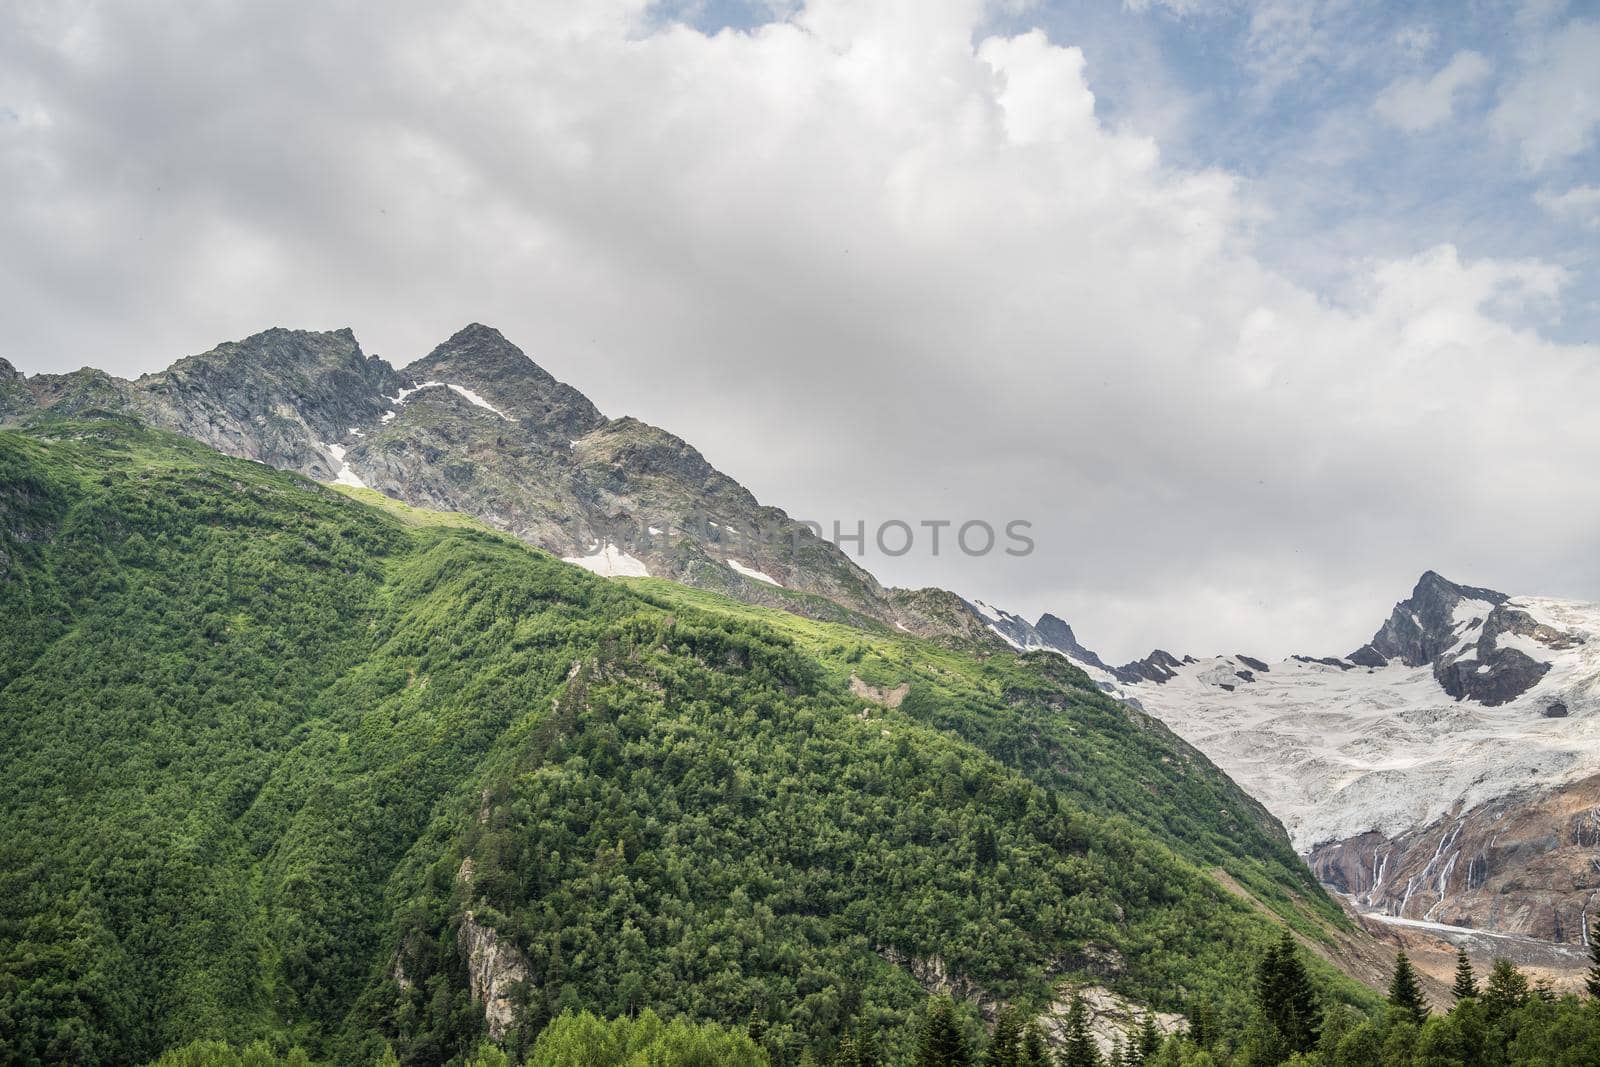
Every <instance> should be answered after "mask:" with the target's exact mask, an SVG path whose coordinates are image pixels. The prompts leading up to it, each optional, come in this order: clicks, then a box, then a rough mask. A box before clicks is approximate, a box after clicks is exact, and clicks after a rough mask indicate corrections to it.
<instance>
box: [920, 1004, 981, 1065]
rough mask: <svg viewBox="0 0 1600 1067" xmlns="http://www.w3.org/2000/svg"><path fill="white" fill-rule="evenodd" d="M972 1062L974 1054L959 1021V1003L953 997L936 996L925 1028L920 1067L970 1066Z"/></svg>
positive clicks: (921, 1043) (923, 1029)
mask: <svg viewBox="0 0 1600 1067" xmlns="http://www.w3.org/2000/svg"><path fill="white" fill-rule="evenodd" d="M971 1063H972V1053H971V1052H970V1051H969V1050H968V1049H967V1038H966V1035H965V1034H963V1033H962V1032H961V1021H960V1020H959V1019H957V1018H956V1006H955V1002H954V1001H952V1000H951V999H950V998H949V997H935V998H934V999H933V1002H932V1003H931V1004H930V1005H929V1007H928V1019H927V1021H926V1022H925V1023H923V1026H922V1040H921V1042H920V1043H919V1044H918V1046H917V1059H916V1065H917V1067H968V1065H969V1064H971Z"/></svg>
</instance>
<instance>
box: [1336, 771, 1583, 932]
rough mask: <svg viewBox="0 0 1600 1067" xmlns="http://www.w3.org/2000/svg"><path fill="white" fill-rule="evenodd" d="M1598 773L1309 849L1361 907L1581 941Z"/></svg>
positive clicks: (1452, 923) (1448, 923) (1339, 887)
mask: <svg viewBox="0 0 1600 1067" xmlns="http://www.w3.org/2000/svg"><path fill="white" fill-rule="evenodd" d="M1597 857H1600V775H1595V776H1592V777H1588V778H1584V779H1582V780H1580V781H1577V782H1573V783H1571V784H1568V785H1564V786H1560V787H1557V788H1554V789H1543V790H1530V791H1528V792H1526V793H1519V794H1514V795H1510V796H1505V797H1501V798H1498V799H1496V800H1494V801H1491V802H1489V803H1487V804H1481V805H1478V806H1477V807H1475V808H1471V809H1469V810H1465V811H1460V812H1458V813H1452V814H1451V815H1448V816H1446V817H1445V818H1442V819H1440V820H1438V821H1436V822H1434V823H1432V824H1431V825H1429V826H1426V827H1423V828H1421V829H1418V830H1414V831H1411V832H1409V833H1404V834H1400V835H1398V836H1396V837H1393V838H1385V837H1384V836H1383V835H1381V834H1379V833H1376V832H1369V833H1366V834H1361V835H1359V836H1357V837H1352V838H1349V839H1347V840H1344V841H1337V842H1332V843H1329V844H1326V845H1322V846H1320V847H1318V848H1315V849H1313V850H1312V851H1311V854H1310V857H1309V860H1310V863H1311V867H1312V870H1314V871H1315V872H1316V874H1317V877H1318V879H1320V880H1321V881H1322V882H1323V883H1324V884H1326V885H1328V886H1330V887H1331V888H1333V889H1336V890H1338V891H1339V892H1341V893H1345V894H1347V895H1349V896H1350V897H1351V898H1352V899H1353V900H1354V901H1355V902H1356V904H1357V905H1358V906H1360V907H1361V908H1363V909H1367V910H1374V911H1380V912H1383V913H1385V914H1387V915H1391V916H1395V917H1398V918H1403V919H1410V920H1415V921H1419V922H1429V923H1440V924H1443V925H1446V926H1459V927H1466V928H1470V929H1474V930H1492V931H1495V932H1497V933H1503V934H1516V935H1523V936H1527V937H1533V938H1538V939H1540V940H1544V941H1554V942H1570V943H1574V944H1584V943H1586V934H1585V931H1586V929H1587V927H1588V926H1589V925H1590V924H1591V923H1592V922H1593V919H1594V916H1595V904H1596V903H1597V901H1600V859H1597Z"/></svg>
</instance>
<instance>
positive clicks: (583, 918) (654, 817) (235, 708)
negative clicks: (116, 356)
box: [0, 421, 1359, 1063]
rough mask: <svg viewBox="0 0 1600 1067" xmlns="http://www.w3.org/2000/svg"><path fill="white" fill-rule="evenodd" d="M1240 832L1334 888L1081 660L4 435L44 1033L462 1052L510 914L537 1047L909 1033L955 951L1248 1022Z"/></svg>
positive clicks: (17, 745) (67, 1053) (1299, 872)
mask: <svg viewBox="0 0 1600 1067" xmlns="http://www.w3.org/2000/svg"><path fill="white" fill-rule="evenodd" d="M852 674H854V675H855V676H856V677H857V678H859V679H861V680H862V681H864V682H866V683H868V684H871V685H874V686H881V687H884V688H891V687H896V686H899V685H902V684H908V685H909V689H908V690H906V691H905V696H904V700H903V702H901V703H900V705H899V707H898V708H889V707H885V706H882V705H880V704H878V703H874V702H872V701H869V700H866V699H863V697H861V696H858V695H854V694H852V692H851V690H850V679H851V675H852ZM1213 865H1216V866H1222V867H1224V868H1226V869H1227V870H1228V871H1229V872H1230V873H1232V874H1233V875H1234V877H1235V878H1237V879H1238V880H1240V881H1241V882H1243V883H1245V884H1246V885H1248V886H1249V887H1250V888H1251V889H1252V891H1253V892H1255V893H1256V894H1257V896H1259V897H1260V898H1261V899H1263V900H1265V901H1267V902H1268V903H1269V904H1270V905H1271V906H1273V907H1274V908H1276V909H1278V910H1280V912H1281V913H1282V914H1283V915H1285V916H1286V917H1289V918H1290V919H1291V920H1292V921H1293V922H1294V923H1295V924H1296V925H1297V926H1299V927H1300V928H1301V929H1302V930H1303V931H1306V932H1310V933H1315V931H1316V929H1317V924H1318V923H1321V922H1327V921H1333V916H1334V914H1335V913H1334V912H1333V911H1332V910H1331V905H1329V903H1328V902H1327V900H1326V899H1325V898H1324V897H1323V896H1322V894H1321V893H1320V891H1319V890H1317V889H1316V887H1315V886H1314V885H1312V884H1311V883H1310V881H1309V879H1308V877H1307V876H1306V875H1305V873H1304V871H1303V869H1302V868H1301V866H1300V865H1299V864H1298V863H1297V861H1296V860H1295V858H1294V856H1293V855H1292V854H1291V853H1290V852H1289V849H1288V846H1287V844H1286V843H1284V842H1283V840H1282V838H1281V834H1278V833H1275V832H1273V830H1272V828H1271V826H1270V824H1269V823H1268V822H1266V821H1265V820H1264V819H1263V818H1262V816H1261V813H1260V812H1259V810H1258V809H1257V808H1256V807H1255V806H1254V805H1252V804H1251V803H1250V802H1248V801H1247V800H1246V799H1245V798H1244V797H1243V796H1242V794H1240V793H1239V792H1238V791H1237V790H1236V789H1234V788H1233V787H1232V786H1231V784H1230V783H1228V782H1227V781H1226V780H1225V779H1223V778H1222V777H1221V776H1220V775H1219V774H1218V773H1217V772H1216V771H1215V770H1214V769H1213V768H1211V767H1210V766H1209V764H1206V763H1205V762H1204V761H1203V760H1201V759H1200V758H1199V757H1198V756H1196V755H1195V754H1194V753H1193V752H1192V750H1189V749H1188V748H1187V747H1186V746H1183V745H1181V743H1179V742H1177V741H1176V740H1175V739H1174V738H1172V736H1171V735H1170V734H1169V733H1167V732H1166V731H1165V730H1164V729H1162V728H1160V727H1159V726H1158V725H1157V724H1154V723H1152V722H1151V721H1149V720H1146V719H1144V718H1143V717H1141V716H1137V715H1133V714H1130V713H1128V712H1127V711H1126V710H1125V709H1122V708H1121V707H1120V706H1118V705H1115V704H1113V703H1111V702H1109V701H1107V700H1105V699H1104V698H1103V697H1101V696H1099V695H1098V694H1096V693H1094V692H1093V691H1092V690H1091V689H1090V688H1088V686H1087V683H1086V682H1085V681H1084V679H1083V678H1082V676H1081V675H1079V674H1078V673H1077V672H1076V671H1073V670H1071V669H1070V668H1067V667H1066V666H1065V665H1064V664H1062V663H1061V662H1060V661H1056V660H1044V659H1038V658H1029V659H1026V660H1022V659H1017V658H1016V657H1010V656H996V657H994V658H992V659H987V660H981V661H980V660H978V659H974V658H972V657H971V656H970V655H966V654H963V653H960V652H956V651H951V650H948V649H938V648H934V647H932V646H929V645H927V644H924V643H922V642H918V641H915V640H913V639H910V638H908V637H905V636H903V635H896V634H892V633H889V632H883V633H878V634H871V633H864V632H860V631H852V630H846V629H843V628H834V627H828V626H824V625H821V624H816V623H807V622H803V621H801V620H798V619H794V618H793V617H791V616H787V615H783V614H781V613H777V612H763V611H761V610H759V609H750V608H745V607H741V606H738V605H733V604H731V603H729V602H726V601H722V600H720V599H718V598H715V597H711V596H709V595H707V594H702V593H694V592H691V591H688V590H684V589H681V588H679V587H675V586H670V585H668V584H666V583H653V582H646V583H635V584H631V585H630V584H623V583H609V582H606V581H604V580H602V579H598V578H595V577H593V576H591V575H589V574H587V573H586V572H583V571H581V570H579V569H577V568H574V567H570V566H567V565H565V564H562V563H560V562H558V561H556V560H554V559H553V558H551V557H549V556H546V555H544V554H542V553H538V552H535V551H532V550H529V549H527V548H526V547H524V546H522V545H520V544H518V543H516V542H513V541H510V540H508V539H505V538H501V537H499V536H496V535H494V534H491V533H488V532H485V531H482V530H479V529H476V528H474V527H473V526H472V525H471V524H470V523H466V522H456V521H450V520H445V519H442V518H440V517H435V516H429V515H426V514H425V513H413V512H409V511H406V510H405V509H398V508H389V507H380V506H374V504H373V503H371V502H366V501H363V500H352V499H349V498H346V497H344V496H341V495H339V494H337V493H333V492H330V491H328V490H326V489H324V488H322V487H318V486H315V485H313V484H312V483H309V482H307V481H305V480H303V479H300V478H298V477H295V476H292V475H287V474H283V473H279V472H276V471H272V470H270V469H268V468H266V467H263V466H261V465H258V464H252V463H246V462H242V461H237V460H231V459H226V458H224V457H220V456H218V455H216V454H214V453H212V452H209V451H207V450H206V449H204V448H202V447H200V446H198V445H195V444H192V443H189V442H186V441H183V440H180V439H178V438H174V437H169V436H166V435H162V434H157V433H153V432H150V431H146V430H144V429H141V428H139V427H137V426H135V425H133V424H130V423H122V422H110V421H108V422H79V423H56V424H50V425H45V426H41V427H37V428H35V429H33V430H31V431H29V432H28V433H26V434H19V433H0V1034H3V1035H4V1038H3V1043H0V1044H3V1052H0V1059H3V1061H4V1062H17V1063H27V1062H37V1061H57V1062H64V1061H71V1062H84V1063H96V1062H100V1063H125V1062H140V1061H142V1060H145V1059H149V1058H153V1057H154V1056H155V1055H156V1054H157V1053H159V1052H160V1051H161V1050H162V1049H164V1048H167V1047H170V1046H173V1045H176V1044H181V1043H184V1042H187V1041H190V1040H192V1039H195V1038H201V1037H206V1038H210V1037H215V1038H223V1039H228V1040H234V1041H245V1040H249V1039H252V1038H255V1037H261V1036H265V1037H268V1038H270V1039H273V1040H285V1041H290V1040H292V1041H296V1042H299V1043H301V1044H303V1045H305V1046H306V1047H307V1048H308V1049H310V1050H311V1051H312V1053H313V1054H314V1055H317V1056H321V1057H328V1058H336V1059H338V1060H339V1061H341V1062H372V1060H374V1059H376V1056H377V1054H378V1052H379V1051H381V1049H382V1047H383V1044H384V1042H385V1041H388V1042H391V1043H392V1044H393V1045H394V1047H395V1049H396V1050H397V1051H398V1052H399V1053H400V1054H401V1059H402V1062H411V1063H441V1062H445V1061H446V1060H448V1059H450V1058H451V1057H452V1056H455V1055H457V1054H458V1053H459V1052H461V1050H462V1049H464V1048H466V1047H467V1046H468V1045H469V1044H471V1043H472V1042H474V1041H476V1040H477V1039H478V1038H479V1036H480V1035H481V1034H482V1033H483V1031H484V1026H485V1024H484V1013H483V1010H482V1007H481V1006H479V1005H476V1004H474V1002H473V1000H472V998H471V996H470V994H469V989H470V979H469V977H468V963H469V962H471V961H470V959H469V956H470V953H469V951H468V947H467V945H468V942H469V941H470V940H471V938H469V937H468V936H466V932H467V931H468V930H470V931H471V932H472V933H474V934H475V935H481V933H482V932H483V931H485V930H489V929H493V930H494V931H495V932H496V935H497V938H498V943H499V944H501V945H502V946H505V950H506V951H507V952H509V953H511V957H510V958H513V959H515V960H516V961H518V962H519V964H520V965H521V968H522V973H524V974H525V975H526V978H525V980H523V981H520V982H516V983H514V984H510V983H503V984H502V992H506V991H507V990H508V989H509V992H506V995H507V998H508V1001H509V1002H510V1004H511V1007H512V1012H513V1017H512V1022H511V1025H510V1027H509V1028H508V1030H507V1032H506V1035H505V1038H506V1040H507V1042H508V1043H510V1044H511V1045H512V1046H513V1047H516V1046H518V1043H519V1042H525V1041H529V1040H531V1038H532V1036H533V1035H534V1034H536V1033H537V1032H538V1029H539V1028H540V1027H541V1026H542V1025H543V1024H544V1023H545V1022H547V1021H548V1020H549V1019H550V1018H552V1017H553V1016H554V1015H555V1014H556V1013H558V1012H560V1011H561V1010H562V1009H564V1008H567V1007H574V1008H585V1009H592V1010H594V1011H596V1012H600V1013H609V1014H617V1013H622V1012H629V1011H633V1010H635V1009H641V1008H645V1007H650V1008H654V1009H656V1010H657V1011H659V1012H661V1013H662V1014H663V1015H665V1016H668V1017H670V1016H672V1015H674V1014H677V1013H679V1012H683V1013H688V1014H690V1015H692V1016H696V1017H701V1018H713V1019H721V1020H724V1021H726V1020H729V1019H737V1018H742V1017H744V1016H745V1015H746V1014H748V1013H749V1012H750V1011H751V1010H752V1009H758V1010H760V1011H761V1012H762V1013H763V1014H764V1015H765V1016H766V1017H767V1018H768V1019H769V1020H770V1022H771V1024H772V1030H771V1044H772V1046H773V1047H775V1048H776V1049H777V1050H778V1058H779V1059H780V1060H781V1059H783V1058H784V1056H785V1054H786V1050H787V1053H788V1054H793V1055H797V1054H798V1053H799V1052H800V1051H801V1050H802V1049H805V1048H808V1047H810V1048H814V1049H816V1050H817V1051H819V1052H826V1051H827V1050H828V1049H829V1048H830V1047H831V1045H832V1043H833V1042H834V1041H835V1040H836V1038H837V1036H838V1035H839V1034H840V1033H841V1032H842V1031H843V1029H844V1027H846V1026H847V1025H848V1024H850V1023H851V1022H852V1021H853V1020H862V1019H865V1020H869V1021H871V1022H872V1023H873V1024H875V1025H876V1026H877V1027H878V1028H880V1029H881V1031H882V1032H883V1033H884V1034H885V1035H886V1039H887V1040H888V1042H889V1043H890V1044H891V1045H893V1044H894V1043H896V1042H902V1041H904V1039H905V1037H906V1034H907V1026H908V1023H909V1020H910V1019H911V1018H912V1017H913V1015H914V1013H915V1011H916V1009H917V1007H918V1005H919V1003H920V1000H921V993H922V991H921V987H919V986H918V984H917V982H916V981H915V980H914V979H913V978H912V977H911V976H910V974H909V972H908V970H907V969H906V968H905V967H903V966H898V965H896V964H895V963H893V962H891V960H900V959H916V960H923V961H926V960H929V959H930V958H931V957H935V956H937V957H939V958H940V959H941V960H942V961H943V964H944V966H945V968H946V969H947V971H948V972H949V973H950V974H951V975H952V976H954V977H955V978H956V979H957V980H958V981H961V982H964V983H970V989H971V990H972V991H974V993H976V991H977V990H982V991H984V992H986V993H987V994H991V995H995V996H1000V997H1005V998H1012V999H1017V1000H1019V1001H1022V1002H1024V1003H1025V1004H1028V1005H1031V1006H1039V1005H1041V1004H1043V1003H1045V1002H1046V1001H1047V999H1048V996H1049V993H1050V989H1051V985H1052V983H1053V982H1054V981H1055V979H1056V978H1058V977H1061V976H1083V977H1093V978H1094V979H1095V980H1096V981H1098V982H1101V983H1103V984H1107V985H1110V986H1112V987H1113V988H1116V989H1118V990H1119V991H1121V992H1124V993H1127V994H1129V995H1131V996H1134V997H1136V998H1138V999H1140V1000H1142V1001H1146V1002H1149V1003H1151V1004H1153V1005H1155V1006H1157V1007H1161V1008H1164V1009H1171V1010H1177V1011H1182V1010H1183V1009H1184V1008H1185V1006H1186V1005H1188V1004H1190V1003H1192V1002H1193V1001H1195V1000H1196V999H1197V998H1199V997H1201V996H1205V997H1208V998H1209V999H1210V1000H1212V1001H1213V1002H1215V1003H1216V1004H1217V1005H1218V1006H1219V1008H1220V1009H1221V1015H1222V1019H1223V1021H1224V1023H1225V1024H1226V1023H1227V1022H1228V1021H1229V1020H1230V1019H1231V1020H1234V1021H1235V1022H1236V1021H1237V1020H1239V1019H1240V1018H1242V1015H1243V1012H1244V1010H1245V1006H1246V1003H1247V1001H1248V999H1249V995H1250V994H1249V983H1248V970H1249V967H1250V966H1251V963H1252V961H1253V960H1254V958H1255V956H1256V951H1255V950H1256V948H1258V947H1259V946H1261V945H1263V944H1265V943H1266V942H1267V941H1268V940H1270V938H1271V936H1272V930H1271V926H1270V924H1268V923H1267V922H1266V921H1265V920H1264V919H1263V918H1261V917H1260V916H1259V915H1258V914H1257V913H1256V912H1253V911H1251V910H1250V909H1248V908H1247V907H1245V905H1243V904H1241V903H1240V902H1239V901H1238V900H1237V898H1236V897H1234V896H1233V895H1232V894H1230V893H1228V892H1226V891H1224V890H1223V889H1222V888H1221V887H1220V886H1219V885H1218V884H1217V883H1216V882H1215V881H1214V880H1213V879H1211V878H1210V877H1209V876H1208V875H1206V874H1205V873H1204V869H1205V868H1206V867H1209V866H1213ZM469 913H470V916H471V918H470V920H468V919H466V918H465V917H466V916H467V915H468V914H469ZM1321 980H1322V981H1323V982H1324V983H1325V984H1326V985H1327V986H1328V987H1329V989H1330V991H1333V992H1336V993H1338V994H1340V995H1348V996H1359V994H1358V993H1356V992H1355V991H1354V990H1353V989H1352V988H1351V987H1349V986H1347V985H1344V984H1342V983H1341V981H1340V980H1338V979H1335V978H1334V977H1333V976H1331V975H1329V974H1325V973H1324V974H1321Z"/></svg>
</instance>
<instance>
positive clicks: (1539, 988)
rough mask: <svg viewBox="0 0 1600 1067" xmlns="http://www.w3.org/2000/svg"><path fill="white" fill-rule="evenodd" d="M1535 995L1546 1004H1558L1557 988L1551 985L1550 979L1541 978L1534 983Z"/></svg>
mask: <svg viewBox="0 0 1600 1067" xmlns="http://www.w3.org/2000/svg"><path fill="white" fill-rule="evenodd" d="M1533 995H1534V996H1536V997H1538V998H1539V999H1540V1000H1542V1001H1544V1002H1545V1003H1546V1004H1554V1003H1555V1002H1556V987H1555V986H1553V985H1551V984H1550V979H1548V978H1541V979H1539V980H1538V981H1537V982H1535V983H1533Z"/></svg>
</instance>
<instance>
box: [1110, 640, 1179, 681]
mask: <svg viewBox="0 0 1600 1067" xmlns="http://www.w3.org/2000/svg"><path fill="white" fill-rule="evenodd" d="M1186 662H1193V661H1192V660H1187V659H1179V658H1178V657H1177V656H1174V655H1173V654H1172V653H1171V652H1167V651H1165V650H1164V649H1159V648H1158V649H1156V650H1155V651H1154V652H1152V653H1150V654H1149V655H1148V656H1146V657H1145V658H1144V659H1136V660H1134V661H1133V662H1132V663H1125V664H1123V665H1122V666H1121V667H1118V668H1116V675H1117V678H1118V680H1119V681H1122V682H1125V683H1127V684H1129V685H1135V684H1137V683H1139V682H1155V683H1156V684H1157V685H1160V684H1162V683H1163V682H1167V681H1170V680H1172V679H1173V678H1175V677H1177V674H1178V669H1179V668H1181V667H1182V666H1183V665H1184V664H1185V663H1186Z"/></svg>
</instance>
